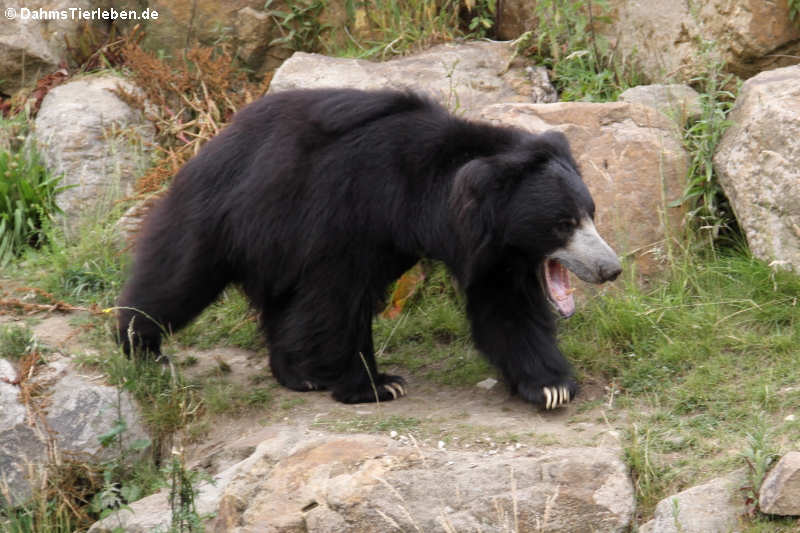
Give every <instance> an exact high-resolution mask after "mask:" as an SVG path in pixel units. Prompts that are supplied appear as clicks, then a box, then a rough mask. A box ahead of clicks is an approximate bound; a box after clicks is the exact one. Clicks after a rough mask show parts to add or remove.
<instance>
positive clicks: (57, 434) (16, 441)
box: [0, 355, 149, 505]
mask: <svg viewBox="0 0 800 533" xmlns="http://www.w3.org/2000/svg"><path fill="white" fill-rule="evenodd" d="M51 359H52V360H51V361H50V362H49V363H48V364H47V365H44V366H37V367H34V368H35V375H34V376H33V377H32V378H30V384H31V385H35V387H36V390H37V394H36V395H35V397H33V398H31V401H30V404H28V405H25V404H23V403H22V402H21V401H20V398H19V386H17V385H11V384H8V383H3V382H1V381H0V405H2V407H3V408H2V409H0V472H2V475H3V477H4V478H5V482H6V483H8V486H9V495H10V496H11V500H12V501H11V502H10V503H11V504H13V505H17V504H20V503H23V502H24V501H25V500H26V499H27V498H28V497H29V496H30V493H31V482H32V481H34V480H35V478H36V476H38V475H39V474H40V473H41V472H43V470H44V469H45V468H46V467H47V464H48V462H49V461H50V460H51V459H52V458H51V457H49V456H48V449H50V450H54V452H53V453H61V452H73V453H78V454H81V455H85V456H87V457H88V458H90V459H92V460H95V461H97V462H101V461H105V460H109V459H112V458H115V457H116V455H117V454H118V453H119V448H118V447H117V446H113V447H107V448H104V447H103V446H102V445H101V442H100V440H99V437H100V435H103V434H105V433H108V432H109V431H110V430H111V429H112V428H113V427H114V426H115V425H116V423H117V421H118V420H120V419H122V420H124V421H125V424H126V426H127V429H126V430H125V431H124V432H123V433H122V435H121V438H122V446H123V447H124V448H126V449H129V448H130V447H131V445H132V444H133V443H134V441H137V440H143V439H148V435H147V432H146V431H145V428H144V426H143V424H142V420H141V415H140V414H139V411H138V409H137V407H136V406H135V405H134V403H133V401H132V399H131V397H130V395H129V394H128V393H127V392H125V391H118V390H117V389H116V388H115V387H110V386H108V385H103V384H102V383H97V382H96V381H93V380H90V379H88V378H87V377H86V376H84V375H83V373H79V372H77V371H76V370H75V369H74V367H73V366H72V364H71V362H70V359H69V358H66V357H62V358H59V357H57V356H55V355H53V356H51ZM0 375H6V376H10V378H11V379H12V380H13V376H15V375H16V372H15V371H14V369H13V366H12V365H11V364H10V363H9V362H7V361H5V360H2V359H0ZM148 440H149V439H148ZM140 451H141V450H140ZM134 455H135V453H134V452H131V454H130V456H131V457H132V456H134Z"/></svg>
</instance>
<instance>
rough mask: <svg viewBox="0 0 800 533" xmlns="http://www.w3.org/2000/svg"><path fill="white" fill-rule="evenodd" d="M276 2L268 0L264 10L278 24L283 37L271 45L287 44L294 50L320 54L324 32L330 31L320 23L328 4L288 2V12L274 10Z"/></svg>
mask: <svg viewBox="0 0 800 533" xmlns="http://www.w3.org/2000/svg"><path fill="white" fill-rule="evenodd" d="M273 1H274V0H267V3H266V4H264V10H265V11H266V13H267V15H269V16H270V17H272V18H273V20H275V21H276V22H277V23H278V26H279V27H280V29H281V32H282V33H283V36H282V37H279V38H278V39H275V40H273V41H272V42H271V43H269V44H270V46H272V45H277V44H286V45H288V46H289V47H291V48H292V49H293V50H302V51H305V52H318V51H319V50H320V48H321V46H322V44H321V38H322V34H323V32H325V30H327V29H328V26H327V25H326V24H323V23H322V22H320V14H321V13H322V10H323V9H325V6H326V4H327V2H326V1H324V0H293V1H290V2H288V11H282V10H278V9H273V8H272V4H273Z"/></svg>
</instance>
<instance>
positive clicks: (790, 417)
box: [783, 415, 797, 422]
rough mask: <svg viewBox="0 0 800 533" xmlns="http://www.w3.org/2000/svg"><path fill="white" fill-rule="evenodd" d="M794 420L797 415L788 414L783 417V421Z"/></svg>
mask: <svg viewBox="0 0 800 533" xmlns="http://www.w3.org/2000/svg"><path fill="white" fill-rule="evenodd" d="M795 420H797V417H796V416H795V415H788V416H787V417H786V418H784V419H783V421H784V422H794V421H795Z"/></svg>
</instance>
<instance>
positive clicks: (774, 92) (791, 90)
mask: <svg viewBox="0 0 800 533" xmlns="http://www.w3.org/2000/svg"><path fill="white" fill-rule="evenodd" d="M728 118H729V120H730V122H731V124H732V125H731V126H730V128H729V129H728V131H726V132H725V134H724V135H723V137H722V140H721V141H720V143H719V146H718V148H717V151H716V153H715V154H714V167H715V169H716V171H717V175H718V176H719V182H720V184H721V185H722V188H723V189H724V191H725V194H726V195H727V196H728V198H729V199H730V202H731V205H732V206H733V210H734V212H735V213H736V218H737V219H738V221H739V224H740V226H741V227H742V229H744V233H745V235H746V237H747V243H748V244H749V246H750V250H751V251H752V252H753V255H755V256H756V257H758V258H760V259H763V260H764V261H768V262H771V263H773V264H774V265H775V266H780V267H783V268H789V269H793V270H794V271H795V272H800V66H794V67H786V68H781V69H777V70H771V71H769V72H764V73H762V74H759V75H758V76H755V77H753V78H751V79H749V80H747V82H746V83H745V84H744V85H743V86H742V90H741V92H740V93H739V97H738V98H737V100H736V106H735V107H734V109H733V111H731V113H730V115H729V117H728Z"/></svg>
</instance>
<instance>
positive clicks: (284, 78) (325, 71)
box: [270, 42, 555, 117]
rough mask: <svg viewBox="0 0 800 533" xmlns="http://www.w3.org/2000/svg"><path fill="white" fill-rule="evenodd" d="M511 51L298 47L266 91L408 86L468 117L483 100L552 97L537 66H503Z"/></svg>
mask: <svg viewBox="0 0 800 533" xmlns="http://www.w3.org/2000/svg"><path fill="white" fill-rule="evenodd" d="M512 53H513V48H512V47H511V46H509V45H508V44H507V43H497V42H469V43H462V44H453V43H451V44H443V45H439V46H434V47H433V48H430V49H428V50H426V51H424V52H420V53H419V54H415V55H413V56H408V57H402V58H398V59H392V60H390V61H385V62H382V63H376V62H372V61H366V60H358V59H345V58H334V57H326V56H323V55H319V54H306V53H302V52H298V53H295V54H294V55H293V56H292V57H291V58H290V59H289V60H287V61H286V62H285V63H284V64H283V65H281V67H280V68H279V69H278V70H277V71H276V72H275V77H274V78H273V79H272V83H271V84H270V92H276V91H284V90H287V89H300V88H319V87H353V88H356V89H382V88H397V89H406V88H408V89H415V90H418V91H422V92H425V93H427V94H429V95H430V96H432V97H433V98H435V99H436V100H437V101H439V102H440V103H442V104H443V105H445V106H446V107H447V108H448V109H450V110H451V111H453V112H455V113H457V114H463V115H466V116H473V117H474V116H476V115H477V114H478V113H479V112H480V110H481V108H483V107H484V106H487V105H489V104H494V103H498V102H534V101H538V98H539V97H541V98H548V99H549V98H552V94H555V92H554V90H553V89H552V86H551V87H550V88H549V90H548V89H547V88H543V87H542V80H541V72H539V71H535V70H525V69H524V68H520V66H511V68H509V66H510V65H509V64H510V63H511V62H512ZM532 80H535V81H536V83H534V81H532ZM547 85H549V82H548V83H547ZM540 95H541V96H540Z"/></svg>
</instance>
